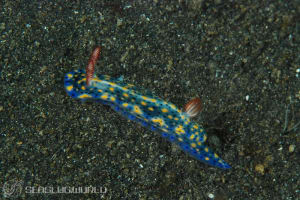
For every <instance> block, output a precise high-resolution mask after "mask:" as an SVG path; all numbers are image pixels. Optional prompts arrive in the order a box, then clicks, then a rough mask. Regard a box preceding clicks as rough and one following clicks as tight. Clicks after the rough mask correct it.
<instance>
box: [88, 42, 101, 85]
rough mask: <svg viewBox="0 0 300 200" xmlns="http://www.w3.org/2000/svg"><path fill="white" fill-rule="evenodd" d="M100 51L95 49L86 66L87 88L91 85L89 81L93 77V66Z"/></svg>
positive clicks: (99, 48)
mask: <svg viewBox="0 0 300 200" xmlns="http://www.w3.org/2000/svg"><path fill="white" fill-rule="evenodd" d="M100 51H101V47H96V48H95V49H94V51H93V53H92V55H91V57H90V59H89V63H88V65H87V66H86V85H87V86H89V85H90V84H91V80H92V78H93V76H94V71H95V70H94V69H95V64H96V62H97V60H98V58H99V55H100Z"/></svg>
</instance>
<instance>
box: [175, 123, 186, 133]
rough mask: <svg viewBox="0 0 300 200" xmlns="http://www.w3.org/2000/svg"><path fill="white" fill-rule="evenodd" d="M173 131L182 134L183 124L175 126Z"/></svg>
mask: <svg viewBox="0 0 300 200" xmlns="http://www.w3.org/2000/svg"><path fill="white" fill-rule="evenodd" d="M175 132H176V133H177V134H179V135H180V134H181V133H182V134H183V133H185V131H184V130H183V126H181V125H179V126H177V127H176V128H175Z"/></svg>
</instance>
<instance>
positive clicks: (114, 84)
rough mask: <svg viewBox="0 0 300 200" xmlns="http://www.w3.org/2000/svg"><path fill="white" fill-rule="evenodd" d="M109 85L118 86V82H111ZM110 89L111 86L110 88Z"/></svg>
mask: <svg viewBox="0 0 300 200" xmlns="http://www.w3.org/2000/svg"><path fill="white" fill-rule="evenodd" d="M109 85H111V86H116V85H117V84H116V83H113V82H110V83H109ZM109 89H110V88H109Z"/></svg>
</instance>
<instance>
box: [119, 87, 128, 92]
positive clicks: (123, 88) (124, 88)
mask: <svg viewBox="0 0 300 200" xmlns="http://www.w3.org/2000/svg"><path fill="white" fill-rule="evenodd" d="M120 88H121V89H122V90H125V91H127V90H128V89H127V88H126V87H120Z"/></svg>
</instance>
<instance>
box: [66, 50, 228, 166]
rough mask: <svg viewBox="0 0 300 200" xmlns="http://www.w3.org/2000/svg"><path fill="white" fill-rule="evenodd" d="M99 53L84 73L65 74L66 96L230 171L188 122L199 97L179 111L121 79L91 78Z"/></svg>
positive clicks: (198, 105) (200, 130)
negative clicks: (98, 107)
mask: <svg viewBox="0 0 300 200" xmlns="http://www.w3.org/2000/svg"><path fill="white" fill-rule="evenodd" d="M100 50H101V49H100V47H96V48H95V50H94V51H93V53H92V55H91V57H90V60H89V63H88V65H87V67H86V70H81V69H80V70H75V71H72V72H69V73H67V74H66V75H65V78H64V86H65V89H66V91H67V94H68V95H69V96H71V97H72V98H75V99H80V100H84V101H85V100H95V101H98V102H101V103H103V104H106V105H109V106H110V107H111V108H112V109H114V110H115V111H117V112H118V113H121V114H122V115H123V116H125V117H127V118H128V119H130V120H133V121H136V122H138V123H139V124H141V125H143V126H146V127H148V128H150V129H151V130H153V131H157V132H160V133H161V135H162V137H164V138H166V139H168V140H169V141H170V142H172V143H176V144H177V145H178V146H179V147H180V148H181V149H182V150H183V151H185V152H186V153H187V154H189V155H191V156H192V157H194V158H196V159H198V160H200V161H202V162H204V163H206V164H209V165H211V166H215V167H219V168H222V169H229V168H231V167H230V165H229V164H227V163H226V162H225V161H224V160H222V159H221V158H220V157H219V156H218V155H217V154H216V153H214V152H213V151H212V150H211V149H210V148H209V147H208V146H206V145H205V144H204V143H205V141H206V139H207V134H206V132H205V130H204V129H203V127H201V126H200V125H198V124H197V123H196V122H193V121H191V119H190V118H191V117H194V116H196V115H197V114H198V113H199V112H200V110H201V109H202V106H201V101H200V99H199V98H195V99H192V100H191V101H190V102H189V103H187V104H186V106H185V108H184V110H183V111H182V110H180V109H178V108H177V107H176V106H175V105H174V104H172V103H169V102H167V101H164V100H163V99H160V98H158V97H157V96H155V95H153V94H151V93H149V92H148V91H145V90H143V89H141V88H138V87H135V86H134V85H132V84H129V83H126V82H125V81H124V80H123V79H122V78H113V77H110V76H107V75H95V74H94V67H95V64H96V61H97V59H98V58H99V55H100Z"/></svg>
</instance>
